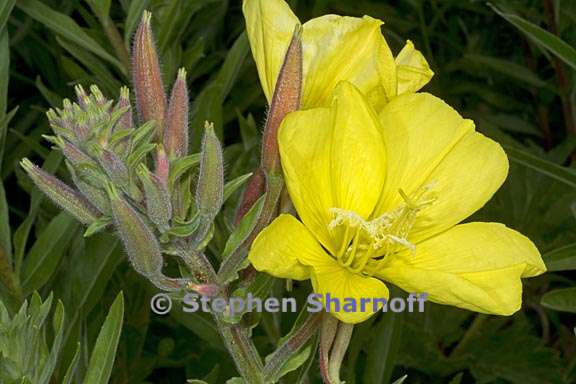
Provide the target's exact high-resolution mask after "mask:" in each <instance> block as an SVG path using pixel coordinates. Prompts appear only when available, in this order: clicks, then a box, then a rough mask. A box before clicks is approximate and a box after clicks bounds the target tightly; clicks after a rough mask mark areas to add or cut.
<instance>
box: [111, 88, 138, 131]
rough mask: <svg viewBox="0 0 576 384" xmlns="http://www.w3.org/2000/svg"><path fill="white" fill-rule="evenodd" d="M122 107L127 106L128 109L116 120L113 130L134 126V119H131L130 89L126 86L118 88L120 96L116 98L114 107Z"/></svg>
mask: <svg viewBox="0 0 576 384" xmlns="http://www.w3.org/2000/svg"><path fill="white" fill-rule="evenodd" d="M122 108H128V110H127V111H126V112H125V113H124V114H123V115H122V117H121V118H120V119H119V120H118V123H117V124H116V127H115V131H119V130H122V129H133V128H134V121H133V120H132V106H131V104H130V90H129V89H128V87H122V88H120V98H119V99H118V103H117V104H116V108H115V109H116V110H118V109H122Z"/></svg>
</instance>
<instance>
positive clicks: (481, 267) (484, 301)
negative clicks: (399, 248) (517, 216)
mask: <svg viewBox="0 0 576 384" xmlns="http://www.w3.org/2000/svg"><path fill="white" fill-rule="evenodd" d="M545 271H546V267H545V265H544V263H543V262H542V258H541V256H540V253H539V252H538V249H537V248H536V247H535V246H534V244H533V243H532V242H531V241H530V239H528V238H527V237H525V236H523V235H522V234H520V233H518V232H516V231H514V230H512V229H509V228H506V226H504V225H502V224H498V223H468V224H462V225H457V226H455V227H453V228H452V229H450V230H448V231H446V232H444V233H442V234H440V235H437V236H435V237H432V238H430V239H428V240H426V241H424V242H422V243H420V244H418V245H417V246H416V253H415V254H412V253H411V252H410V251H405V252H401V253H398V254H396V255H391V256H390V258H389V260H387V261H386V265H385V267H384V268H383V269H381V270H380V271H379V272H378V273H377V276H378V277H381V278H383V279H385V280H388V281H390V282H392V283H394V284H396V285H398V286H399V287H400V288H402V289H404V290H405V291H408V292H414V293H428V294H429V296H428V297H429V299H430V300H431V301H434V302H437V303H440V304H448V305H453V306H456V307H460V308H464V309H469V310H472V311H477V312H482V313H491V314H499V315H511V314H513V313H514V312H516V311H517V310H518V309H519V308H520V306H521V304H522V282H521V280H520V278H521V277H532V276H537V275H540V274H542V273H544V272H545Z"/></svg>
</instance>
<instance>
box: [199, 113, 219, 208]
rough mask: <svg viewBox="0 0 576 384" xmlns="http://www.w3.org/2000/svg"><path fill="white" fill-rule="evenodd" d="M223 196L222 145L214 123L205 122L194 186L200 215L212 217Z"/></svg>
mask: <svg viewBox="0 0 576 384" xmlns="http://www.w3.org/2000/svg"><path fill="white" fill-rule="evenodd" d="M223 198H224V162H223V159H222V147H221V146H220V141H219V140H218V137H217V136H216V133H215V132H214V125H213V124H210V123H208V122H206V125H205V131H204V138H203V139H202V154H201V160H200V175H199V176H198V186H197V187H196V205H197V207H198V211H199V212H200V214H201V215H203V216H205V217H207V218H212V219H213V218H214V217H215V216H216V214H217V213H218V212H219V211H220V208H221V207H222V203H223Z"/></svg>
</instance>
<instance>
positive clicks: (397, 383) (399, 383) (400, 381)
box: [392, 375, 408, 384]
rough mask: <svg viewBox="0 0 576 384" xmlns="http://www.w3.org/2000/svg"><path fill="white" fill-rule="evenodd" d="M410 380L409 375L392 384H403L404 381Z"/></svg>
mask: <svg viewBox="0 0 576 384" xmlns="http://www.w3.org/2000/svg"><path fill="white" fill-rule="evenodd" d="M407 378H408V375H404V376H402V377H401V378H399V379H398V380H396V381H395V382H393V383H392V384H402V383H403V382H404V380H406V379H407Z"/></svg>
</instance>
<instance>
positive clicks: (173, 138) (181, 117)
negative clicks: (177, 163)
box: [164, 68, 188, 159]
mask: <svg viewBox="0 0 576 384" xmlns="http://www.w3.org/2000/svg"><path fill="white" fill-rule="evenodd" d="M164 146H165V147H166V150H167V151H168V156H169V157H170V158H171V159H174V158H180V157H183V156H186V155H187V154H188V89H187V87H186V70H185V69H184V68H180V70H178V77H177V78H176V82H175V83H174V87H173V88H172V95H171V96H170V104H169V105H168V113H167V115H166V129H165V131H164Z"/></svg>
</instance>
